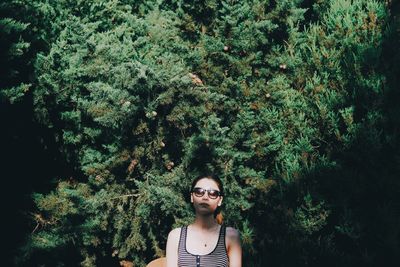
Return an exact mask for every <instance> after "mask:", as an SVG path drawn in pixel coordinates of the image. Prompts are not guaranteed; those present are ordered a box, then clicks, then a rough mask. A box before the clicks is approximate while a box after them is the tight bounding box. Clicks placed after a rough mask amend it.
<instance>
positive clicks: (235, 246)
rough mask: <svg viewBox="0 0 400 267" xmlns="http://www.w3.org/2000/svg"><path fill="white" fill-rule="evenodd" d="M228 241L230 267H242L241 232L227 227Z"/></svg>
mask: <svg viewBox="0 0 400 267" xmlns="http://www.w3.org/2000/svg"><path fill="white" fill-rule="evenodd" d="M226 239H227V242H226V245H227V250H228V258H229V267H242V246H241V244H240V235H239V232H238V231H237V230H236V229H235V228H232V227H227V228H226Z"/></svg>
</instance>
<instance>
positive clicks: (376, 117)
mask: <svg viewBox="0 0 400 267" xmlns="http://www.w3.org/2000/svg"><path fill="white" fill-rule="evenodd" d="M391 12H392V16H391V25H390V26H389V28H388V32H387V36H386V39H385V41H384V43H383V47H382V51H383V52H382V55H381V56H380V57H379V56H378V55H375V56H374V55H372V57H371V55H370V53H373V52H374V51H367V54H366V55H365V64H368V63H369V60H372V61H374V60H375V59H376V57H377V56H378V61H379V62H378V63H377V61H375V62H373V64H375V66H378V70H380V71H382V72H383V74H384V75H385V77H386V82H385V84H384V85H383V88H382V92H379V93H377V92H371V91H368V90H365V88H358V91H359V92H361V95H358V96H355V101H356V102H355V103H350V104H353V105H354V106H355V113H356V114H357V115H358V118H356V119H358V122H360V127H359V128H358V129H357V132H356V134H355V137H354V139H353V140H352V142H351V143H350V144H349V145H348V146H347V147H346V148H336V149H335V150H334V151H332V155H331V160H333V161H334V162H335V163H336V165H329V166H328V165H319V166H315V167H314V168H312V169H308V170H304V171H303V173H302V175H301V178H300V179H299V180H298V182H297V183H294V184H290V185H288V186H287V187H285V188H282V187H281V188H279V187H275V188H274V189H273V191H272V192H271V194H268V198H267V197H265V199H263V196H260V197H258V198H257V199H259V200H261V201H259V202H257V203H255V205H256V206H255V207H254V210H256V211H261V212H259V213H257V214H250V221H254V222H258V225H262V229H261V230H262V231H260V232H256V233H255V242H254V243H255V244H256V245H255V249H256V251H257V252H258V254H257V255H258V256H259V257H258V259H257V260H256V261H254V260H253V261H252V262H253V263H254V265H252V266H265V264H268V266H274V267H277V266H282V267H283V266H315V267H317V266H327V267H330V266H332V267H334V266H335V267H336V266H371V267H372V266H398V263H399V262H400V180H399V177H400V106H399V104H398V103H400V90H399V84H400V67H399V65H398V62H400V52H399V50H398V47H399V46H400V36H399V35H400V33H399V31H398V29H399V28H400V27H399V26H400V19H399V18H396V16H395V15H396V14H399V13H400V4H393V6H392V8H391ZM377 53H379V51H378V52H377ZM374 58H375V59H374ZM371 64H372V63H371ZM376 64H378V65H376ZM307 194H309V195H310V196H311V198H312V200H313V202H314V201H315V203H321V202H323V203H324V205H325V208H326V209H327V210H329V215H328V222H327V224H326V225H325V226H324V227H323V228H321V229H320V230H319V231H316V232H314V233H312V234H310V235H307V234H305V235H304V234H301V233H299V232H296V230H295V229H294V227H293V222H295V218H294V216H295V211H296V210H295V209H296V208H298V207H299V206H301V205H303V203H304V201H303V200H302V198H303V196H304V195H307ZM271 196H272V198H271ZM282 198H283V199H285V201H284V203H297V204H294V205H293V206H292V207H288V206H284V204H283V202H282ZM288 198H290V199H288ZM263 200H265V201H263ZM257 206H259V207H257ZM256 230H259V229H256ZM261 248H264V250H262V249H261ZM250 259H252V257H251V255H245V259H244V262H246V261H247V260H250Z"/></svg>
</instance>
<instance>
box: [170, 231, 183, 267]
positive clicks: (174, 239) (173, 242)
mask: <svg viewBox="0 0 400 267" xmlns="http://www.w3.org/2000/svg"><path fill="white" fill-rule="evenodd" d="M180 234H181V229H180V228H175V229H174V230H172V231H171V232H169V234H168V240H167V267H177V266H178V244H179V236H180Z"/></svg>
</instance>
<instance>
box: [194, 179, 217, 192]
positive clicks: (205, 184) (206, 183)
mask: <svg viewBox="0 0 400 267" xmlns="http://www.w3.org/2000/svg"><path fill="white" fill-rule="evenodd" d="M195 187H201V188H205V189H216V190H218V189H219V187H218V184H217V183H216V182H215V181H214V180H212V179H209V178H203V179H201V180H199V181H198V182H197V183H196V185H195Z"/></svg>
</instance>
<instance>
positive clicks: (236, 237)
mask: <svg viewBox="0 0 400 267" xmlns="http://www.w3.org/2000/svg"><path fill="white" fill-rule="evenodd" d="M226 238H227V240H228V241H229V242H235V241H236V242H237V241H240V233H239V231H238V230H236V229H235V228H233V227H226Z"/></svg>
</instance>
